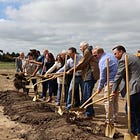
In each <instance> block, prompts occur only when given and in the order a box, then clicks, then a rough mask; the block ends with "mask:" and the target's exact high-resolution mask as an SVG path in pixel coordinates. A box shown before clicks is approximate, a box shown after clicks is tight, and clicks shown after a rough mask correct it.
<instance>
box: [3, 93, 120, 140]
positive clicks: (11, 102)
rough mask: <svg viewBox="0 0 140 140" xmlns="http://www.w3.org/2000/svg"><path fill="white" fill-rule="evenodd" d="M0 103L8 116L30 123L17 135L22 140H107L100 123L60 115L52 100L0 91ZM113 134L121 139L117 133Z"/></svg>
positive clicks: (67, 113) (71, 115) (67, 114)
mask: <svg viewBox="0 0 140 140" xmlns="http://www.w3.org/2000/svg"><path fill="white" fill-rule="evenodd" d="M0 104H1V105H3V106H4V114H5V115H8V116H10V118H11V120H14V121H18V122H22V123H26V124H30V125H31V126H32V130H30V131H29V132H28V133H26V134H21V135H20V138H23V139H25V140H50V139H54V140H56V139H57V140H66V139H70V140H79V139H82V140H88V139H89V140H91V139H92V140H101V139H104V140H108V138H106V137H104V131H105V126H104V125H99V124H97V123H95V122H94V121H93V120H85V119H82V118H79V117H77V115H76V114H75V113H70V112H65V113H64V114H63V115H62V116H60V115H59V114H58V113H56V110H57V108H56V107H55V106H54V105H53V104H48V103H46V102H33V101H32V98H31V97H30V96H28V95H25V94H23V93H17V92H15V91H5V92H0ZM115 136H117V137H116V138H117V139H123V138H122V137H121V136H122V135H119V133H118V134H117V135H115Z"/></svg>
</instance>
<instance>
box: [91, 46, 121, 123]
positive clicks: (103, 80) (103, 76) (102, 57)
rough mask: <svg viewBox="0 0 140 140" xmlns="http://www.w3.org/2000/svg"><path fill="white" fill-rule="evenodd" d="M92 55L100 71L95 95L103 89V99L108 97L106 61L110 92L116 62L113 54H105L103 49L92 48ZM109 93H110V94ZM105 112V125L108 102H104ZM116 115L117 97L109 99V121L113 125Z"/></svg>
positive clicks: (115, 70)
mask: <svg viewBox="0 0 140 140" xmlns="http://www.w3.org/2000/svg"><path fill="white" fill-rule="evenodd" d="M92 54H93V55H94V56H95V57H97V58H98V60H99V69H100V80H99V84H98V88H97V91H96V92H97V93H100V92H101V90H102V89H103V88H104V97H107V96H108V88H107V65H106V59H107V58H109V82H110V84H109V85H110V90H112V85H113V82H114V78H115V75H116V73H117V67H118V62H117V59H116V58H115V57H114V55H113V54H110V53H105V52H104V49H103V48H98V47H96V48H94V49H93V50H92ZM110 93H111V92H110ZM104 105H105V111H106V121H105V123H109V120H108V100H105V101H104ZM117 115H118V96H114V97H110V121H111V123H112V124H114V121H117Z"/></svg>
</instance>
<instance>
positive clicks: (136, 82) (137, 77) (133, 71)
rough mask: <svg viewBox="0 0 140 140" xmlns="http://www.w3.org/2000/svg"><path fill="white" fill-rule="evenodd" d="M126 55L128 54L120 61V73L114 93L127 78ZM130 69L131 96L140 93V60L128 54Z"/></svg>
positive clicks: (115, 81) (118, 72) (115, 83)
mask: <svg viewBox="0 0 140 140" xmlns="http://www.w3.org/2000/svg"><path fill="white" fill-rule="evenodd" d="M125 54H126V53H124V54H123V55H122V58H121V59H120V60H119V61H118V71H117V74H116V77H115V80H114V84H113V87H112V90H113V92H116V91H117V90H118V87H119V84H120V83H121V80H122V79H125V77H126V71H125ZM128 69H129V72H128V73H129V85H130V95H132V94H135V93H140V59H139V58H138V57H137V56H135V55H129V54H128Z"/></svg>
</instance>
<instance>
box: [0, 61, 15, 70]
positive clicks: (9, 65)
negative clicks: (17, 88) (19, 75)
mask: <svg viewBox="0 0 140 140" xmlns="http://www.w3.org/2000/svg"><path fill="white" fill-rule="evenodd" d="M0 69H15V63H14V62H1V61H0Z"/></svg>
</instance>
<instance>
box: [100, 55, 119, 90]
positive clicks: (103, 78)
mask: <svg viewBox="0 0 140 140" xmlns="http://www.w3.org/2000/svg"><path fill="white" fill-rule="evenodd" d="M107 58H109V81H110V82H114V78H115V75H116V73H117V68H118V61H117V59H116V58H115V57H114V55H113V54H110V53H103V54H102V56H101V57H100V59H99V69H100V80H99V85H98V89H99V90H101V89H102V88H103V87H104V86H105V85H106V84H107V69H106V68H107V67H106V59H107Z"/></svg>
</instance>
